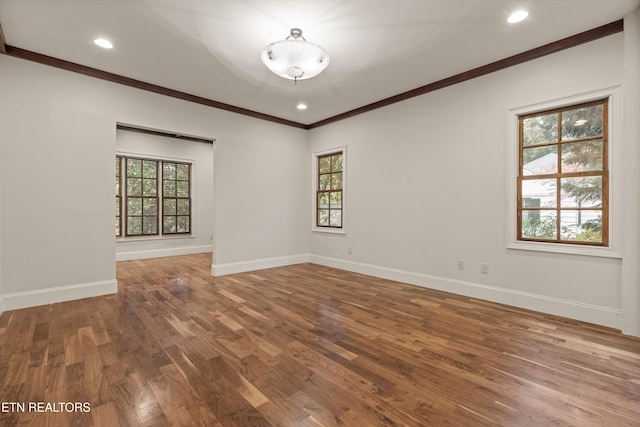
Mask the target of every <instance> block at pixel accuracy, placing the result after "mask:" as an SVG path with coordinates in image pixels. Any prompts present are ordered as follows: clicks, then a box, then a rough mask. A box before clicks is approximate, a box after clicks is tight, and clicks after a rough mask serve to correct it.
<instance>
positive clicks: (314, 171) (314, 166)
mask: <svg viewBox="0 0 640 427" xmlns="http://www.w3.org/2000/svg"><path fill="white" fill-rule="evenodd" d="M340 152H342V227H341V228H336V227H321V226H318V225H317V222H316V220H317V212H318V200H317V194H318V191H319V188H318V176H319V174H318V172H319V171H318V158H320V157H324V156H328V155H331V154H337V153H340ZM311 181H312V184H311V186H312V188H311V199H312V204H311V206H312V209H311V231H313V232H318V233H327V234H347V228H346V215H345V213H346V212H347V209H346V206H347V203H346V202H347V146H346V145H343V146H341V147H333V148H329V149H324V150H320V151H314V152H313V153H312V155H311Z"/></svg>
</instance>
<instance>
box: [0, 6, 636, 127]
mask: <svg viewBox="0 0 640 427" xmlns="http://www.w3.org/2000/svg"><path fill="white" fill-rule="evenodd" d="M622 31H624V21H623V20H622V19H620V20H618V21H614V22H611V23H609V24H606V25H602V26H600V27H597V28H593V29H591V30H587V31H584V32H582V33H579V34H575V35H573V36H569V37H566V38H564V39H561V40H558V41H555V42H552V43H549V44H546V45H543V46H539V47H536V48H534V49H531V50H528V51H525V52H522V53H519V54H516V55H513V56H510V57H508V58H504V59H501V60H499V61H496V62H492V63H490V64H487V65H483V66H481V67H478V68H474V69H472V70H469V71H465V72H463V73H460V74H456V75H454V76H451V77H447V78H445V79H442V80H439V81H437V82H433V83H429V84H427V85H424V86H420V87H418V88H416V89H412V90H409V91H407V92H403V93H400V94H398V95H394V96H391V97H389V98H385V99H382V100H380V101H376V102H374V103H371V104H368V105H364V106H362V107H359V108H355V109H353V110H350V111H347V112H344V113H341V114H337V115H335V116H332V117H329V118H327V119H324V120H320V121H318V122H315V123H312V124H303V123H298V122H295V121H292V120H287V119H283V118H280V117H275V116H271V115H269V114H264V113H259V112H257V111H253V110H248V109H246V108H241V107H236V106H234V105H231V104H225V103H223V102H219V101H215V100H213V99H208V98H204V97H201V96H197V95H192V94H189V93H186V92H180V91H177V90H174V89H169V88H166V87H163V86H158V85H155V84H151V83H147V82H144V81H141V80H136V79H132V78H129V77H125V76H121V75H119V74H114V73H109V72H107V71H102V70H98V69H96V68H91V67H87V66H85V65H81V64H76V63H74V62H69V61H65V60H62V59H58V58H54V57H51V56H47V55H43V54H41V53H37V52H32V51H29V50H26V49H21V48H18V47H14V46H10V45H6V44H5V38H4V34H3V33H2V26H1V25H0V53H2V54H5V55H8V56H12V57H14V58H20V59H24V60H27V61H33V62H37V63H40V64H44V65H49V66H52V67H56V68H60V69H63V70H67V71H71V72H75V73H79V74H83V75H85V76H90V77H95V78H98V79H102V80H107V81H110V82H113V83H118V84H122V85H125V86H130V87H133V88H136V89H141V90H145V91H148V92H153V93H158V94H161V95H165V96H169V97H172V98H177V99H181V100H184V101H188V102H193V103H196V104H201V105H205V106H208V107H212V108H217V109H220V110H225V111H230V112H232V113H236V114H241V115H244V116H249V117H253V118H256V119H261V120H266V121H269V122H273V123H278V124H282V125H286V126H292V127H295V128H298V129H305V130H310V129H315V128H318V127H320V126H324V125H328V124H330V123H335V122H338V121H340V120H344V119H347V118H350V117H353V116H357V115H359V114H363V113H366V112H369V111H373V110H377V109H378V108H382V107H386V106H388V105H392V104H395V103H398V102H402V101H405V100H407V99H410V98H414V97H416V96H420V95H424V94H426V93H429V92H433V91H436V90H439V89H443V88H445V87H448V86H452V85H455V84H458V83H462V82H466V81H468V80H471V79H475V78H477V77H481V76H484V75H487V74H490V73H494V72H496V71H500V70H504V69H505V68H509V67H513V66H514V65H518V64H522V63H524V62H528V61H531V60H534V59H537V58H541V57H543V56H546V55H551V54H553V53H557V52H560V51H562V50H565V49H569V48H572V47H575V46H579V45H581V44H584V43H588V42H591V41H594V40H597V39H600V38H603V37H607V36H610V35H613V34H616V33H619V32H622Z"/></svg>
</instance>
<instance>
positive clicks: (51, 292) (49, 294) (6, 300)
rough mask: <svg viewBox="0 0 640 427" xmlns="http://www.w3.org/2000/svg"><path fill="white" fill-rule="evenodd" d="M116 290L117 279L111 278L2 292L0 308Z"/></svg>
mask: <svg viewBox="0 0 640 427" xmlns="http://www.w3.org/2000/svg"><path fill="white" fill-rule="evenodd" d="M117 292H118V281H117V280H116V279H113V280H104V281H101V282H90V283H82V284H79V285H69V286H60V287H57V288H48V289H39V290H37V291H25V292H15V293H11V294H4V295H3V296H2V297H1V299H2V308H3V309H4V310H5V311H8V310H17V309H20V308H27V307H35V306H37V305H46V304H53V303H56V302H63V301H71V300H76V299H81V298H90V297H97V296H100V295H108V294H115V293H117Z"/></svg>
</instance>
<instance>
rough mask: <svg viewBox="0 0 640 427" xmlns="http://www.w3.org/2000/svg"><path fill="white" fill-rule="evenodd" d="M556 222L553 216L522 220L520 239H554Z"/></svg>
mask: <svg viewBox="0 0 640 427" xmlns="http://www.w3.org/2000/svg"><path fill="white" fill-rule="evenodd" d="M556 230H557V221H556V217H554V216H547V217H543V218H536V217H526V218H523V219H522V237H524V238H528V239H555V238H556Z"/></svg>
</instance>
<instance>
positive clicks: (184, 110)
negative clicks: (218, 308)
mask: <svg viewBox="0 0 640 427" xmlns="http://www.w3.org/2000/svg"><path fill="white" fill-rule="evenodd" d="M0 68H1V69H2V74H1V76H0V79H1V81H0V85H1V86H2V89H3V92H2V98H1V99H0V108H1V113H2V114H1V117H0V128H1V129H2V134H1V136H2V137H1V140H0V144H1V146H0V150H1V151H0V154H1V156H0V169H1V177H0V182H1V187H0V192H1V194H2V212H1V221H2V222H1V224H0V227H1V229H2V232H3V235H2V241H1V242H0V250H1V258H0V266H1V268H2V271H1V281H2V290H3V293H4V303H5V309H13V308H20V307H25V306H30V305H38V304H44V303H49V302H54V301H56V300H58V301H59V300H64V299H71V298H80V297H84V296H91V295H98V294H102V293H109V292H115V290H116V280H115V279H116V277H115V253H116V245H115V239H114V236H113V220H114V218H113V216H114V207H113V166H114V156H115V151H116V145H115V144H116V123H118V122H120V123H128V124H134V125H139V126H143V127H148V128H155V129H164V130H172V131H175V132H177V133H184V134H189V135H203V136H209V137H212V138H215V139H216V140H217V148H216V154H215V162H216V164H215V165H214V170H215V172H214V180H215V186H216V188H215V193H216V200H215V201H214V202H215V208H214V209H215V212H214V217H215V218H213V224H214V229H213V233H212V234H214V236H215V237H216V241H215V242H214V243H215V247H216V248H217V249H215V259H216V262H217V263H220V262H224V263H231V264H233V263H238V262H247V261H251V260H252V259H253V258H252V257H259V258H287V257H292V256H299V254H305V253H306V248H307V246H306V236H305V235H304V233H303V232H302V229H301V228H300V227H301V226H302V224H303V219H302V217H304V213H305V212H306V208H305V204H304V202H305V200H306V195H307V187H306V186H302V185H301V184H297V183H299V182H300V181H303V180H307V179H308V177H307V174H306V170H304V171H303V169H304V168H302V167H301V166H299V165H301V164H305V163H306V160H307V159H306V156H305V153H306V146H305V141H306V138H307V137H306V133H305V131H303V130H300V129H295V128H291V127H286V126H282V125H278V124H274V123H270V122H266V121H262V120H256V119H252V118H249V117H244V116H240V115H237V114H233V113H230V112H225V111H221V110H216V109H211V108H208V107H205V106H201V105H196V104H192V103H188V102H184V101H180V100H176V99H172V98H168V97H164V96H161V95H157V94H153V93H148V92H144V91H140V90H136V89H132V88H129V87H124V86H120V85H117V84H113V83H109V82H105V81H101V80H97V79H93V78H90V77H86V76H82V75H78V74H74V73H70V72H67V71H63V70H59V69H55V68H51V67H47V66H44V65H40V64H35V63H31V62H28V61H23V60H20V59H16V58H12V57H7V56H0ZM301 168H302V169H301ZM249 177H251V178H249ZM286 183H290V184H286ZM240 208H242V214H241V215H238V214H237V212H239V211H240V210H241V209H240ZM298 217H300V218H299V219H298ZM267 228H268V229H267ZM301 235H302V237H301ZM246 248H250V249H246Z"/></svg>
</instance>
